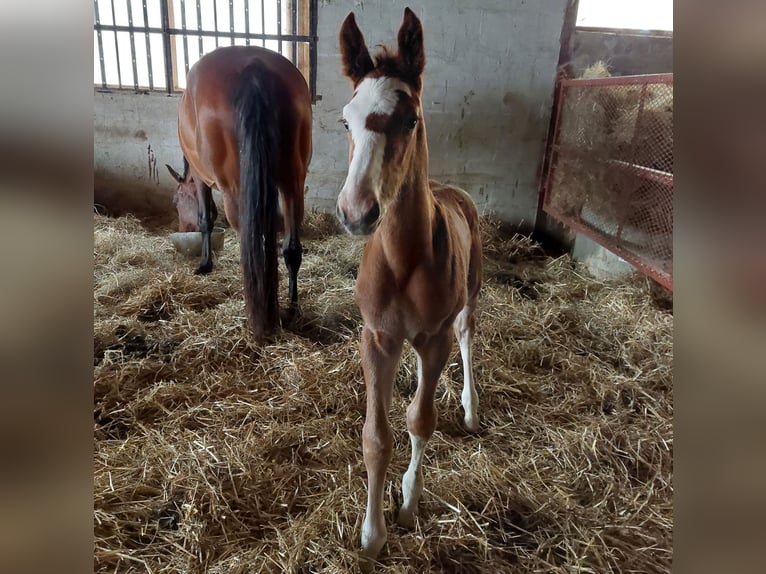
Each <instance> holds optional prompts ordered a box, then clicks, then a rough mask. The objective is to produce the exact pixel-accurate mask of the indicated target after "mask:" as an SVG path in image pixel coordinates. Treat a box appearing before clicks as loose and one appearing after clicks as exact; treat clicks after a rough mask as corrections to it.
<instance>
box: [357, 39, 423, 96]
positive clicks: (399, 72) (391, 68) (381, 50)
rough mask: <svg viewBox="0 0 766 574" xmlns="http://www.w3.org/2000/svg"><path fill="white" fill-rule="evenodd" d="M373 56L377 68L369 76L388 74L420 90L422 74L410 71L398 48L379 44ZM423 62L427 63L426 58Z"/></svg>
mask: <svg viewBox="0 0 766 574" xmlns="http://www.w3.org/2000/svg"><path fill="white" fill-rule="evenodd" d="M371 57H372V61H373V63H374V64H375V69H374V70H373V71H372V72H370V74H369V77H371V78H380V77H382V76H386V77H390V78H399V79H400V80H402V81H403V82H406V83H407V84H410V85H411V86H412V87H413V88H415V89H416V90H417V91H418V92H420V90H421V88H422V85H423V84H422V81H421V79H420V74H412V73H408V69H409V67H408V66H407V64H406V62H405V61H404V59H403V58H402V56H401V54H400V53H399V51H398V50H395V49H392V48H390V47H389V46H384V45H378V46H375V53H374V54H372V56H371ZM423 63H424V64H425V60H424V62H423Z"/></svg>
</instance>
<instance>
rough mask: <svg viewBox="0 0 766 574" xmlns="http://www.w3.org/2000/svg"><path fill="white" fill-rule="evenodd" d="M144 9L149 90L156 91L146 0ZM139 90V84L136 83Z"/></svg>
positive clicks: (144, 0)
mask: <svg viewBox="0 0 766 574" xmlns="http://www.w3.org/2000/svg"><path fill="white" fill-rule="evenodd" d="M142 4H143V7H144V26H146V64H147V67H148V68H149V89H150V90H153V89H154V74H153V72H152V43H151V42H150V41H149V11H148V10H147V9H146V0H143V2H142ZM136 89H138V83H136Z"/></svg>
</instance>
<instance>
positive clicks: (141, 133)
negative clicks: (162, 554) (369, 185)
mask: <svg viewBox="0 0 766 574" xmlns="http://www.w3.org/2000/svg"><path fill="white" fill-rule="evenodd" d="M566 3H567V0H478V1H476V2H470V3H469V2H463V1H462V0H424V1H421V2H414V1H410V2H400V1H391V2H362V1H331V0H320V2H319V14H318V16H319V19H318V36H319V42H318V58H317V93H318V94H319V95H320V96H321V100H319V101H318V102H317V104H316V106H315V111H314V135H313V139H314V156H313V160H312V164H311V168H310V173H309V178H308V181H307V187H308V193H307V198H306V202H307V207H309V208H311V207H316V208H319V209H321V210H333V209H334V204H335V199H336V196H337V192H338V190H339V189H340V186H341V185H342V183H343V179H344V178H345V175H346V169H347V153H348V152H347V147H346V136H345V132H344V130H343V127H342V126H341V125H340V124H339V123H338V119H339V118H340V113H341V108H342V107H343V105H345V104H346V102H347V101H348V99H349V97H350V85H349V82H348V80H347V79H346V78H345V77H343V76H342V75H341V68H340V55H339V48H338V40H337V35H338V29H339V28H340V24H341V22H342V21H343V18H345V16H346V15H347V14H348V12H349V11H352V10H353V11H354V12H355V14H356V16H357V21H358V22H359V25H360V27H361V29H362V31H363V32H364V33H365V37H366V39H367V43H368V46H369V47H370V48H371V49H372V47H373V46H375V45H376V44H378V43H388V42H392V41H393V40H394V39H395V37H396V32H397V30H398V28H399V25H400V23H401V19H402V14H403V11H404V7H405V6H407V5H409V6H410V7H411V8H412V9H413V10H414V11H415V12H416V13H417V14H418V16H419V17H420V18H421V20H422V22H423V26H424V30H425V45H426V58H427V63H426V71H425V77H424V95H423V106H424V115H425V120H426V125H427V126H428V136H429V148H430V165H431V174H432V177H435V178H437V179H441V180H444V181H448V182H451V183H454V184H457V185H460V186H462V187H464V188H465V189H466V190H468V191H469V192H470V193H471V195H472V196H473V197H474V198H475V200H476V202H477V204H478V205H479V207H480V208H481V209H482V210H483V211H492V212H495V213H496V214H497V215H499V216H500V217H502V218H503V219H505V220H507V221H509V222H512V223H522V222H523V223H525V224H526V225H529V226H531V225H533V224H534V221H535V217H536V212H537V202H538V188H537V172H538V169H539V166H540V162H541V159H542V154H543V150H544V145H545V137H546V132H547V128H548V122H549V117H550V109H551V101H552V94H553V86H554V80H555V73H556V65H557V61H558V55H559V47H560V36H561V28H562V23H563V19H564V12H565V6H566ZM178 102H179V97H178V96H167V95H164V94H145V95H141V94H133V93H110V94H103V93H98V92H96V94H95V102H94V131H95V149H94V162H95V175H96V178H95V179H96V185H95V188H96V189H95V200H96V202H98V203H102V204H104V205H108V206H109V205H112V204H114V203H115V202H117V203H118V204H122V205H124V206H127V205H130V206H133V205H146V206H151V207H155V206H156V207H158V208H162V209H165V208H168V207H167V206H168V205H169V201H170V197H171V196H172V191H173V189H174V185H173V183H174V182H173V180H172V179H171V177H170V176H169V174H168V173H167V171H166V170H165V167H164V164H165V163H171V164H172V165H174V166H177V169H179V168H180V164H181V152H180V148H179V147H178V143H177V135H176V114H177V110H178ZM150 146H151V149H149V148H150ZM155 165H156V169H155ZM126 191H128V195H126V193H125V192H126ZM170 209H172V207H170Z"/></svg>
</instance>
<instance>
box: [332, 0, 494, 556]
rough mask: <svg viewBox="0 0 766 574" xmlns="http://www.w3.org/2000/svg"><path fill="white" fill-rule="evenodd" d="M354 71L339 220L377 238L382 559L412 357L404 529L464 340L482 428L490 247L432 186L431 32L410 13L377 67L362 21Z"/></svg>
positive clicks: (370, 405) (367, 332)
mask: <svg viewBox="0 0 766 574" xmlns="http://www.w3.org/2000/svg"><path fill="white" fill-rule="evenodd" d="M340 47H341V55H342V60H343V70H344V72H345V74H346V76H348V77H349V78H350V79H351V81H352V82H353V85H354V95H353V97H352V99H351V101H350V102H349V103H348V104H347V105H346V106H345V107H344V108H343V120H344V124H345V125H346V128H347V129H348V132H349V145H350V151H349V158H350V163H349V171H348V176H347V178H346V182H345V183H344V185H343V188H342V189H341V192H340V194H339V196H338V203H337V214H338V218H339V219H340V221H341V223H343V225H344V226H345V227H346V229H347V230H348V231H349V232H350V233H352V234H355V235H369V236H370V237H369V239H368V240H367V244H366V246H365V249H364V254H363V256H362V261H361V264H360V266H359V273H358V276H357V283H356V301H357V304H358V305H359V309H360V311H361V314H362V318H363V320H364V328H363V330H362V336H361V358H362V369H363V371H364V378H365V383H366V388H367V414H366V420H365V423H364V429H363V433H362V446H363V450H364V462H365V466H366V467H367V479H368V492H367V513H366V516H365V518H364V523H363V525H362V536H361V539H362V540H361V542H362V551H363V553H364V554H365V555H367V556H370V557H375V556H377V554H378V553H379V552H380V550H381V548H382V547H383V545H384V544H385V542H386V537H387V534H386V525H385V521H384V518H383V489H384V482H385V476H386V469H387V467H388V464H389V462H390V460H391V454H392V449H393V439H392V432H391V425H390V424H389V421H388V412H389V408H390V406H391V397H392V391H393V383H394V378H395V375H396V371H397V369H398V366H399V359H400V357H401V353H402V346H403V343H404V341H405V339H406V340H407V341H409V342H410V343H411V344H412V347H413V348H414V349H415V352H416V355H417V361H418V388H417V391H416V393H415V396H414V398H413V399H412V402H411V404H410V406H409V407H408V408H407V430H408V431H409V435H410V442H411V445H412V459H411V461H410V465H409V468H408V469H407V472H406V473H405V474H404V477H403V479H402V491H403V503H402V507H401V509H400V511H399V515H398V518H397V520H398V522H399V523H400V524H402V525H405V526H411V525H412V524H413V523H414V514H415V511H416V509H417V504H418V499H419V498H420V495H421V493H422V491H423V472H422V461H423V451H424V449H425V446H426V443H427V442H428V440H429V439H430V438H431V435H432V434H433V432H434V429H435V427H436V407H435V405H434V393H435V391H436V384H437V382H438V380H439V376H440V374H441V372H442V370H443V369H444V366H445V364H446V362H447V359H448V358H449V355H450V352H451V350H452V334H453V331H454V335H455V336H456V337H457V339H458V342H459V344H460V351H461V356H462V360H463V376H464V386H463V392H462V397H461V398H462V403H463V408H464V410H465V418H464V421H465V426H466V428H467V429H468V430H469V431H472V432H475V431H477V430H478V428H479V418H478V413H477V407H478V397H477V394H476V390H475V388H474V382H473V369H472V364H471V363H472V360H471V340H472V338H473V333H474V329H475V319H474V311H475V309H476V300H477V297H478V295H479V289H480V287H481V237H480V232H479V217H478V213H477V211H476V207H475V205H474V203H473V202H472V201H471V199H470V197H469V196H468V194H466V193H465V192H464V191H462V190H460V189H458V188H455V187H450V186H447V185H442V184H439V183H436V182H433V181H429V179H428V146H427V144H426V127H425V123H424V121H423V109H422V105H421V90H422V81H421V75H422V73H423V68H424V66H425V55H424V52H423V29H422V27H421V24H420V20H418V18H417V17H416V16H415V14H414V13H413V12H412V11H411V10H410V9H409V8H407V9H405V11H404V20H403V22H402V25H401V28H400V29H399V35H398V52H396V53H393V52H391V51H389V50H387V49H385V48H383V49H382V50H381V51H379V52H378V53H377V54H376V55H375V59H374V60H373V58H371V56H370V54H369V52H368V50H367V47H366V45H365V41H364V37H363V36H362V33H361V32H360V31H359V28H358V26H357V24H356V20H355V18H354V14H353V13H351V14H349V15H348V17H346V20H345V21H344V22H343V25H342V27H341V30H340Z"/></svg>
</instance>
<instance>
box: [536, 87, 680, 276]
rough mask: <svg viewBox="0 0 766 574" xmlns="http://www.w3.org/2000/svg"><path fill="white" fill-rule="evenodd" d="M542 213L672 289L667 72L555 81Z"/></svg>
mask: <svg viewBox="0 0 766 574" xmlns="http://www.w3.org/2000/svg"><path fill="white" fill-rule="evenodd" d="M557 95H558V98H557V100H558V105H557V108H556V110H555V117H554V127H553V132H552V133H553V136H552V140H551V141H550V142H548V143H549V145H548V151H547V161H546V171H545V173H544V175H543V180H542V183H543V189H542V193H543V209H544V210H545V211H546V212H547V213H549V214H550V215H551V216H553V217H554V218H556V219H558V220H559V221H561V222H563V223H565V224H566V225H568V226H570V227H571V228H573V229H575V230H576V231H578V232H580V233H583V234H584V235H587V236H588V237H590V238H591V239H593V240H595V241H596V242H598V243H599V244H601V245H603V246H604V247H606V248H607V249H609V250H610V251H612V252H614V253H616V254H617V255H619V256H620V257H622V258H624V259H625V260H626V261H628V262H630V263H631V264H633V265H634V266H635V267H637V268H638V269H639V270H641V271H642V272H644V273H646V274H647V275H649V276H650V277H652V278H653V279H655V280H656V281H657V282H659V283H660V284H661V285H664V286H665V287H667V288H668V289H671V290H672V289H673V74H657V75H647V76H623V77H614V78H598V79H589V80H583V79H575V80H562V81H561V82H559V85H558V94H557Z"/></svg>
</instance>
